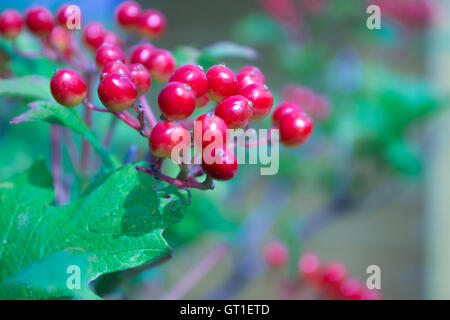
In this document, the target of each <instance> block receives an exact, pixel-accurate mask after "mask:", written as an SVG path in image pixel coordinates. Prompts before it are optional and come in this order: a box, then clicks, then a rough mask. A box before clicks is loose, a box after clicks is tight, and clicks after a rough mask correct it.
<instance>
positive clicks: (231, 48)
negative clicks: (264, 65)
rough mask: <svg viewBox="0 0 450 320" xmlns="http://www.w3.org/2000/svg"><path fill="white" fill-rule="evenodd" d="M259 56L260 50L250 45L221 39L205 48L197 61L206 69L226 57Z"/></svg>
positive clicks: (244, 57) (250, 57)
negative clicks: (257, 50)
mask: <svg viewBox="0 0 450 320" xmlns="http://www.w3.org/2000/svg"><path fill="white" fill-rule="evenodd" d="M257 57H258V52H256V51H255V50H254V49H252V48H250V47H247V46H243V45H240V44H237V43H234V42H229V41H221V42H217V43H215V44H213V45H211V46H209V47H206V48H204V49H203V50H202V52H201V54H200V56H199V57H198V59H197V61H198V63H199V64H200V65H202V66H203V67H204V68H205V69H208V68H209V67H211V66H212V65H214V64H217V63H221V62H223V61H222V60H223V59H225V58H243V59H256V58H257Z"/></svg>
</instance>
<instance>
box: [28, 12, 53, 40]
mask: <svg viewBox="0 0 450 320" xmlns="http://www.w3.org/2000/svg"><path fill="white" fill-rule="evenodd" d="M25 24H26V25H27V27H28V29H29V30H30V31H31V33H33V34H34V35H36V36H38V37H46V36H48V35H50V32H51V31H52V29H53V27H54V22H53V16H52V14H51V12H50V11H48V10H47V9H46V8H44V7H39V6H36V7H32V8H29V9H27V11H26V12H25Z"/></svg>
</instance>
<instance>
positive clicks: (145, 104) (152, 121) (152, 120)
mask: <svg viewBox="0 0 450 320" xmlns="http://www.w3.org/2000/svg"><path fill="white" fill-rule="evenodd" d="M139 103H140V104H141V105H142V108H143V109H144V115H145V117H146V118H147V120H148V122H149V123H150V126H151V127H152V128H153V127H155V126H156V124H157V123H158V121H157V120H156V117H155V115H154V114H153V111H152V108H151V107H150V104H149V103H148V100H147V98H146V97H145V96H144V95H142V96H140V97H139Z"/></svg>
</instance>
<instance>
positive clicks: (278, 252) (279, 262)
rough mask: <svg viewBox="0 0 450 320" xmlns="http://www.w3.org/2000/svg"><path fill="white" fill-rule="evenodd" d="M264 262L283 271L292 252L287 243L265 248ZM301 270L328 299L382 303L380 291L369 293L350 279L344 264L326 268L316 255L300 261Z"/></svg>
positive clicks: (327, 265)
mask: <svg viewBox="0 0 450 320" xmlns="http://www.w3.org/2000/svg"><path fill="white" fill-rule="evenodd" d="M264 260H265V262H266V263H267V264H268V265H269V266H270V267H273V268H280V267H284V266H286V264H287V263H288V261H289V250H288V249H287V247H286V245H285V244H284V243H282V242H279V241H272V242H270V243H268V244H267V245H266V246H265V247H264ZM298 269H299V272H300V274H301V276H302V277H303V278H304V279H305V280H306V281H307V282H308V283H309V284H310V285H311V286H312V287H313V288H314V289H315V290H317V291H318V292H320V293H321V294H322V295H323V296H325V297H327V298H329V299H339V300H379V299H381V296H380V294H379V292H378V291H377V290H370V289H367V288H366V287H365V286H364V284H363V283H362V282H361V281H359V280H358V279H356V278H352V277H349V276H348V273H347V268H346V267H345V265H344V264H343V263H341V262H336V261H335V262H330V263H328V264H326V265H325V266H323V265H321V262H320V260H319V257H318V256H317V255H316V254H314V253H306V254H304V255H303V256H302V257H301V258H300V260H299V262H298Z"/></svg>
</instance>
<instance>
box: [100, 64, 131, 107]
mask: <svg viewBox="0 0 450 320" xmlns="http://www.w3.org/2000/svg"><path fill="white" fill-rule="evenodd" d="M97 92H98V97H99V98H100V101H101V102H102V103H103V105H104V106H105V107H106V108H108V109H109V110H111V111H114V112H119V111H123V110H125V109H127V108H129V107H131V106H132V105H133V103H134V102H135V101H136V98H137V90H136V87H135V86H134V84H133V82H131V80H130V79H129V78H127V77H125V76H124V75H122V74H118V73H110V74H107V75H106V76H104V77H103V79H102V80H101V81H100V84H99V86H98V88H97Z"/></svg>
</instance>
